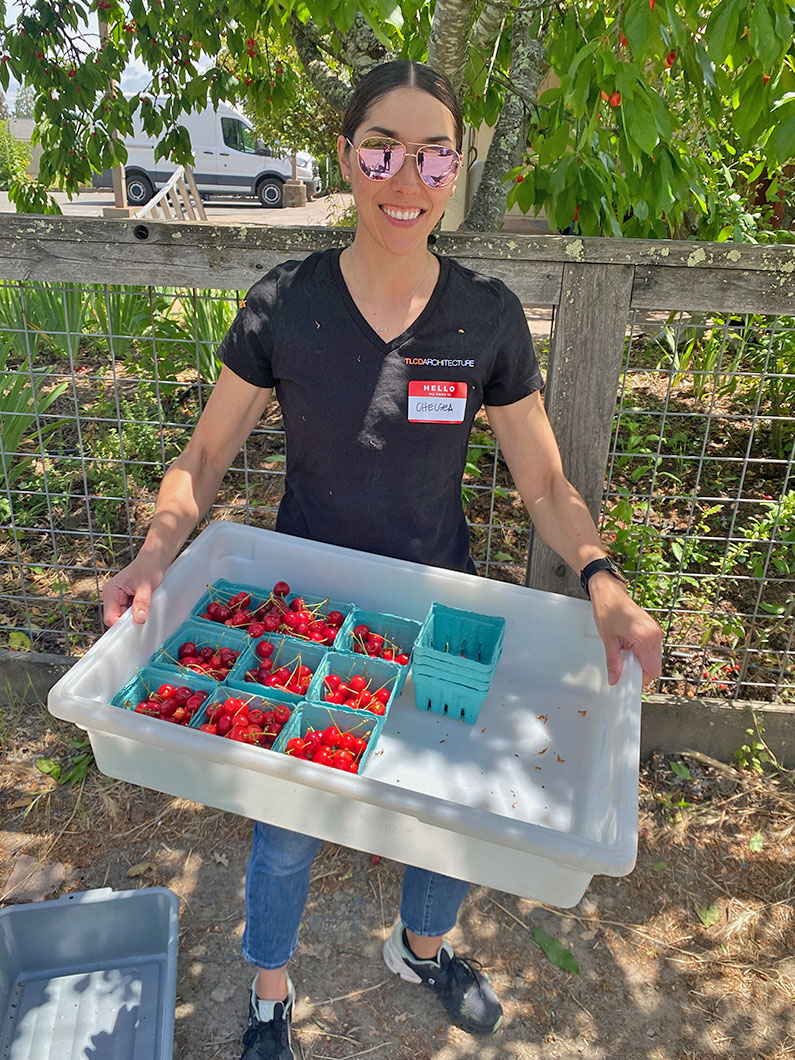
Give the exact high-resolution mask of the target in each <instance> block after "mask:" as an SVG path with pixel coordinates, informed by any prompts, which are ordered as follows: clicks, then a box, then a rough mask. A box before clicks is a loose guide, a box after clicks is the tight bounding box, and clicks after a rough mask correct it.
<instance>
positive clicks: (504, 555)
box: [493, 552, 514, 563]
mask: <svg viewBox="0 0 795 1060" xmlns="http://www.w3.org/2000/svg"><path fill="white" fill-rule="evenodd" d="M493 558H494V559H496V561H497V562H498V563H513V562H514V557H513V556H512V555H511V553H510V552H495V553H494V557H493Z"/></svg>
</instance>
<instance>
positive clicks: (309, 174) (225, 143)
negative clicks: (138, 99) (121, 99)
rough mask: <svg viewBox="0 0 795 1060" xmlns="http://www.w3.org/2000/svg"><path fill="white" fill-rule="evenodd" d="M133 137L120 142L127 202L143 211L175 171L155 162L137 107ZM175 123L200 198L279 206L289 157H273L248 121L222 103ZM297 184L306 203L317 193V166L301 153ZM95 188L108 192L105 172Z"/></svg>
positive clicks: (171, 165)
mask: <svg viewBox="0 0 795 1060" xmlns="http://www.w3.org/2000/svg"><path fill="white" fill-rule="evenodd" d="M133 123H134V124H133V135H132V136H127V137H125V140H124V143H125V146H126V148H127V165H126V166H125V174H126V178H127V202H128V203H129V205H130V206H143V204H144V203H146V202H148V201H149V200H150V199H151V198H152V196H153V195H154V194H155V192H156V191H158V190H159V189H160V188H162V187H163V185H164V184H166V183H167V182H168V179H169V177H170V176H171V174H172V173H173V172H174V170H175V169H176V168H177V167H176V164H175V163H174V162H169V161H166V160H165V159H162V158H161V159H159V160H158V161H157V162H156V161H155V144H156V142H157V141H156V140H155V139H153V138H152V137H150V136H149V135H148V134H147V133H145V132H144V130H143V127H142V125H141V111H140V108H139V109H138V110H137V111H136V112H135V116H134V119H133ZM179 124H180V125H184V126H185V128H186V129H187V130H188V132H189V133H190V140H191V146H192V148H193V156H194V159H195V165H194V170H193V175H194V177H195V178H196V186H197V187H198V189H199V193H200V194H201V197H202V198H203V199H204V198H209V197H210V196H212V195H221V196H224V197H227V196H229V195H253V196H254V197H255V198H256V199H259V202H260V203H261V205H262V206H267V207H271V208H278V207H280V206H281V205H282V188H283V187H284V182H285V181H286V180H289V179H290V177H291V176H292V162H291V160H290V156H289V155H282V154H281V153H280V154H279V156H278V157H277V156H276V155H274V154H272V153H271V149H270V148H269V147H267V146H266V145H265V144H264V143H263V142H262V140H258V139H257V138H256V136H255V135H254V128H253V126H252V124H251V122H250V121H249V120H248V118H246V117H245V116H244V115H243V114H241V113H240V112H239V111H236V110H235V109H234V108H233V107H230V106H229V105H228V104H226V103H220V104H219V105H218V108H217V109H216V110H211V109H209V108H208V109H206V110H203V111H194V112H191V113H190V114H183V115H181V116H180V118H179ZM296 162H297V171H296V176H297V178H298V180H302V181H303V182H304V184H305V185H306V197H307V199H311V198H312V196H313V195H315V194H317V192H318V191H319V190H320V179H319V176H318V165H317V162H316V161H315V159H314V158H313V157H312V156H311V155H308V154H307V153H306V152H305V151H299V152H298V154H297V156H296ZM93 185H94V187H95V188H109V187H112V181H111V176H110V170H106V171H105V172H104V173H95V174H94V178H93Z"/></svg>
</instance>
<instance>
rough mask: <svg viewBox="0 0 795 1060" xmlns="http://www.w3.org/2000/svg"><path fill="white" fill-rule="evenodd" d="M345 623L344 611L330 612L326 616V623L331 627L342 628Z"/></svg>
mask: <svg viewBox="0 0 795 1060" xmlns="http://www.w3.org/2000/svg"><path fill="white" fill-rule="evenodd" d="M344 621H345V615H343V613H342V611H329V613H328V614H327V615H326V622H328V624H329V625H330V626H341V625H342V623H343V622H344Z"/></svg>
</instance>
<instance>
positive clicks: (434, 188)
mask: <svg viewBox="0 0 795 1060" xmlns="http://www.w3.org/2000/svg"><path fill="white" fill-rule="evenodd" d="M345 139H346V140H347V141H348V143H349V144H350V145H351V147H352V148H353V149H354V151H355V152H356V157H357V158H358V160H359V171H360V172H361V174H362V176H363V177H365V178H366V179H367V180H372V181H373V183H375V184H380V183H382V182H383V181H387V180H391V179H392V177H394V176H395V173H399V172H400V171H401V169H402V168H403V164H404V162H405V161H406V159H407V158H413V159H414V161H415V163H417V155H418V154H419V153H420V151H422V150H425V149H427V148H429V147H432V148H433V149H434V150H437V149H438V148H443V149H444V150H445V151H450V152H451V153H452V154H454V155H455V157H456V168H455V172H454V173H453V176H452V177H451V179H450V180H448V181H447V183H446V184H436V185H434V184H429V183H428V182H427V180H425V179H424V178H423V175H422V173H420V167H419V164H418V163H417V174H418V176H419V178H420V180H421V181H422V183H423V184H424V185H425V187H426V188H430V189H431V191H439V190H440V189H443V188H449V187H450V185H451V184H452V183H453V181H454V180H455V179H456V177H457V176H458V171H459V170H460V169H461V152H460V151H456V149H455V148H454V147H446V146H445V145H444V144H414V145H413V146H414V147H416V148H417V150H416V151H409V149H408V146H409V145H408V144H404V143H403V141H402V140H398V139H397V137H396V136H380V137H379V136H365V138H364V139H363V140H362V143H360V144H359V146H358V147H357V146H356V145H355V144H354V142H353V141H352V140H351V139H350V138H349V137H347V136H346V137H345ZM379 139H383V140H389V141H390V143H393V144H400V146H401V147H402V148H403V150H404V152H405V154H404V155H403V161H402V162H401V163H400V165H399V166H398V167H397V169H396V170H395V171H394V172H392V173H389V175H388V176H384V177H371V176H369V175H368V174H367V173H365V171H364V169H363V168H362V156H361V154H360V151H361V148H362V144H365V143H367V141H368V140H379Z"/></svg>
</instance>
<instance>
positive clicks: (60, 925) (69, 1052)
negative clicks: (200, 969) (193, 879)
mask: <svg viewBox="0 0 795 1060" xmlns="http://www.w3.org/2000/svg"><path fill="white" fill-rule="evenodd" d="M178 912H179V902H178V900H177V896H176V895H175V894H174V893H173V892H172V891H169V890H168V889H167V888H165V887H148V888H144V889H142V890H138V891H113V890H111V889H110V888H109V887H108V888H104V889H101V890H95V891H83V892H80V893H76V894H67V895H64V896H63V897H61V898H58V899H57V900H56V901H53V902H33V903H30V904H28V905H17V906H10V907H8V908H6V909H1V910H0V1013H2V1017H3V1024H2V1028H1V1029H0V1060H171V1057H172V1049H173V1039H174V1005H175V998H176V981H177V939H178V934H179V922H178V919H179V918H178Z"/></svg>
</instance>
